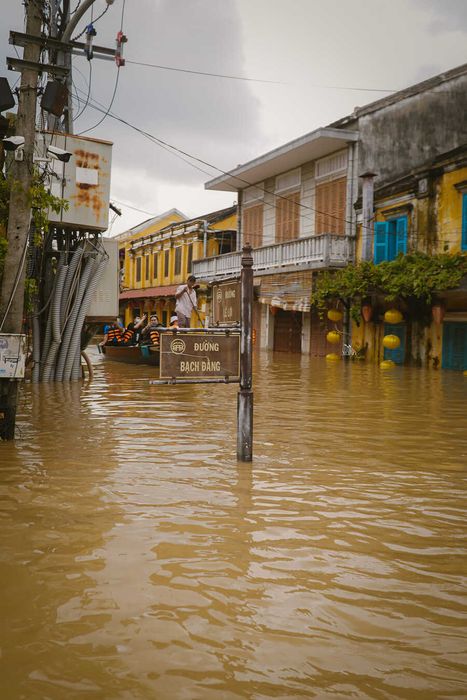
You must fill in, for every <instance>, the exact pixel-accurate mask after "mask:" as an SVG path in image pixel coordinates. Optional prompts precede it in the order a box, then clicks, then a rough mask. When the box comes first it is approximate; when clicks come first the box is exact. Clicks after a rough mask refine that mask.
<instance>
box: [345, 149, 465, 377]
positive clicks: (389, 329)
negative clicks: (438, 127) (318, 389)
mask: <svg viewBox="0 0 467 700" xmlns="http://www.w3.org/2000/svg"><path fill="white" fill-rule="evenodd" d="M374 212H375V223H374V237H373V261H374V262H375V263H376V264H378V263H381V262H384V261H390V260H393V259H395V258H396V257H397V256H398V255H399V254H400V253H402V254H410V253H415V252H422V253H426V254H428V255H436V254H439V253H448V254H453V255H454V254H456V253H460V252H467V147H464V148H461V149H456V150H455V152H451V153H446V154H443V155H442V156H440V157H438V158H437V159H435V160H434V161H433V163H432V165H431V167H429V168H424V169H423V170H422V169H420V170H418V171H414V172H412V173H410V175H408V176H407V177H405V178H403V179H400V180H399V181H396V182H392V183H388V184H387V185H385V186H384V187H383V188H381V189H379V190H378V189H377V190H376V192H375V199H374ZM361 241H362V235H361V229H360V232H359V236H358V242H357V259H360V258H361V250H362V245H361ZM368 302H369V307H370V309H369V310H367V311H366V315H367V320H366V321H362V322H361V323H360V325H359V326H357V325H356V324H354V325H353V328H352V346H353V347H354V348H356V349H360V348H365V350H366V357H367V358H368V359H370V360H373V361H381V360H383V359H391V360H393V361H394V362H395V363H396V364H404V363H406V362H407V361H410V362H415V363H418V364H420V365H423V366H427V367H434V368H437V367H443V368H446V369H458V370H462V369H467V285H465V284H464V285H462V284H461V286H460V287H459V288H458V289H452V290H445V291H440V292H439V294H437V295H436V297H435V298H433V300H432V309H431V310H430V309H424V308H423V307H418V308H417V307H416V306H414V305H411V304H410V303H408V302H407V301H404V300H402V299H399V300H395V301H394V302H385V301H384V299H383V297H381V296H378V294H373V295H372V297H371V299H369V300H368ZM391 307H395V308H397V309H398V310H399V311H400V312H401V314H402V318H401V319H400V320H399V322H398V323H396V324H394V323H387V322H385V319H384V313H385V311H387V310H388V309H389V308H391ZM427 312H428V313H427ZM370 315H371V318H368V317H369V316H370ZM387 335H396V336H397V337H398V338H399V339H400V345H399V346H398V347H397V348H395V349H392V350H391V349H388V348H385V347H384V346H383V338H384V337H385V336H387Z"/></svg>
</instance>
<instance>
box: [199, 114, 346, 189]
mask: <svg viewBox="0 0 467 700" xmlns="http://www.w3.org/2000/svg"><path fill="white" fill-rule="evenodd" d="M357 140H358V132H357V131H354V130H344V129H334V128H329V127H321V128H320V129H316V130H315V131H312V132H310V133H308V134H305V136H301V137H300V138H298V139H294V140H293V141H290V142H289V143H286V144H284V145H282V146H279V147H278V148H275V149H274V150H272V151H269V152H268V153H265V154H264V155H262V156H260V157H259V158H255V159H254V160H251V161H249V162H248V163H245V164H243V165H241V166H239V167H238V168H236V169H235V170H232V171H231V172H229V173H225V175H220V176H219V177H216V178H214V179H213V180H209V181H208V182H206V183H205V185H204V187H205V189H207V190H224V191H227V192H236V191H237V190H239V189H244V188H245V187H249V186H250V185H254V184H255V183H257V182H261V181H262V180H264V179H266V178H267V177H273V176H274V175H279V174H280V173H283V172H287V170H292V169H293V168H296V167H299V166H300V165H303V164H304V163H308V162H310V161H312V160H316V159H317V158H323V157H324V156H327V155H329V154H331V153H334V152H335V151H337V150H339V148H342V147H344V146H345V145H346V144H347V143H349V142H354V141H357Z"/></svg>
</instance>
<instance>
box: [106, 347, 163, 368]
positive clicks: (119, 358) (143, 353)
mask: <svg viewBox="0 0 467 700" xmlns="http://www.w3.org/2000/svg"><path fill="white" fill-rule="evenodd" d="M99 348H100V350H99V352H102V354H103V355H105V357H106V359H107V360H114V361H115V362H126V363H127V364H131V365H154V366H156V367H158V366H159V348H158V347H155V346H153V345H104V346H99Z"/></svg>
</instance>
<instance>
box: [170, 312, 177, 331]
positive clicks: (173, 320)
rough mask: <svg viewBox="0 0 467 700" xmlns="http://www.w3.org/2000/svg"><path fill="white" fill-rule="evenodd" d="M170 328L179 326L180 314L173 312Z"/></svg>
mask: <svg viewBox="0 0 467 700" xmlns="http://www.w3.org/2000/svg"><path fill="white" fill-rule="evenodd" d="M169 328H178V316H177V314H175V313H174V314H172V316H171V317H170V326H169Z"/></svg>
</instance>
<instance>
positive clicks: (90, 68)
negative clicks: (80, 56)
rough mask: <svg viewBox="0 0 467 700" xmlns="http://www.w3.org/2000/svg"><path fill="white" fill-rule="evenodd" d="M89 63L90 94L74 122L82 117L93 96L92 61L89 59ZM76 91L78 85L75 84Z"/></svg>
mask: <svg viewBox="0 0 467 700" xmlns="http://www.w3.org/2000/svg"><path fill="white" fill-rule="evenodd" d="M88 63H89V78H88V94H87V96H86V101H85V103H84V107H83V108H82V109H80V111H79V113H78V114H77V115H76V117H75V118H74V119H73V121H74V122H76V121H77V120H78V119H79V118H80V116H81V115H82V114H83V112H84V111H85V110H86V108H87V106H88V104H89V98H90V97H91V83H92V61H88ZM73 85H74V83H73ZM75 91H76V86H75Z"/></svg>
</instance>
